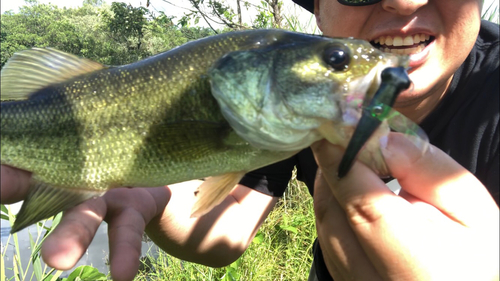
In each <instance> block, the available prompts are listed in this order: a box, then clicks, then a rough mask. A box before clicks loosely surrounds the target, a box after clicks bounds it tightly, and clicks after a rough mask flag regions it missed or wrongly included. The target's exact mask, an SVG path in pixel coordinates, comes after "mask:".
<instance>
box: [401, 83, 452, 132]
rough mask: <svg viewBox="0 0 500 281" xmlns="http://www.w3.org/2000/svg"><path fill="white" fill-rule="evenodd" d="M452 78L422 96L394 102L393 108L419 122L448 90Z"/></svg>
mask: <svg viewBox="0 0 500 281" xmlns="http://www.w3.org/2000/svg"><path fill="white" fill-rule="evenodd" d="M452 78H453V76H451V77H450V78H449V79H448V80H447V81H445V82H444V83H441V84H438V85H436V86H435V87H434V88H432V89H431V90H430V91H429V92H428V94H427V95H425V96H423V97H420V98H418V99H415V100H410V101H406V102H401V103H398V102H396V104H395V105H394V109H396V110H397V111H399V112H400V113H402V114H403V115H405V116H406V117H407V118H408V119H410V120H412V121H413V122H415V123H417V124H419V123H420V122H422V121H423V120H424V119H425V117H427V116H428V115H429V114H430V113H431V112H432V110H434V108H436V106H437V105H438V103H439V101H441V99H442V98H443V97H444V95H445V93H446V92H447V91H448V88H449V86H450V83H451V80H452Z"/></svg>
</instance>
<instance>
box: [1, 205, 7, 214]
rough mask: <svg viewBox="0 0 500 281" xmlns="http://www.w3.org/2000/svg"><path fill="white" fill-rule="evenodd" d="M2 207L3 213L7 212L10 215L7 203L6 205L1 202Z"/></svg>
mask: <svg viewBox="0 0 500 281" xmlns="http://www.w3.org/2000/svg"><path fill="white" fill-rule="evenodd" d="M0 209H1V210H2V213H3V214H6V215H8V214H9V210H7V207H5V205H4V204H1V205H0Z"/></svg>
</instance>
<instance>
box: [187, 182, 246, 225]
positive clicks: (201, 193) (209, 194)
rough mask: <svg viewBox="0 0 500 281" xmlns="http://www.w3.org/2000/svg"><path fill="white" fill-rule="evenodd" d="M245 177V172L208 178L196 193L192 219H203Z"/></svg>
mask: <svg viewBox="0 0 500 281" xmlns="http://www.w3.org/2000/svg"><path fill="white" fill-rule="evenodd" d="M244 175H245V172H235V173H227V174H224V175H220V176H215V177H209V178H207V180H205V181H204V182H203V183H202V184H201V185H200V187H198V189H197V190H196V191H195V195H196V202H195V203H194V205H193V208H192V209H191V217H192V218H196V217H201V216H203V215H204V214H206V213H208V212H209V211H210V210H212V209H213V208H214V207H215V206H217V205H219V204H220V203H221V202H222V201H223V200H224V199H225V198H226V197H227V196H228V195H229V193H230V192H231V190H233V188H234V187H235V186H236V185H237V184H238V182H240V180H241V178H243V176H244Z"/></svg>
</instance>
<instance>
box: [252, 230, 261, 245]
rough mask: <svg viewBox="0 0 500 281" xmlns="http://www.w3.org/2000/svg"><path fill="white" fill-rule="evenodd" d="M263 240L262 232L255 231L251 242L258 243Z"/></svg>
mask: <svg viewBox="0 0 500 281" xmlns="http://www.w3.org/2000/svg"><path fill="white" fill-rule="evenodd" d="M263 241H264V234H263V233H262V232H259V233H257V235H255V237H254V238H253V240H252V243H256V244H260V243H262V242H263Z"/></svg>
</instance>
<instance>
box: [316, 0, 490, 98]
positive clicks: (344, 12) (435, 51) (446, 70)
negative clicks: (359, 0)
mask: <svg viewBox="0 0 500 281" xmlns="http://www.w3.org/2000/svg"><path fill="white" fill-rule="evenodd" d="M314 4H315V15H316V21H317V24H318V27H319V28H320V29H321V31H322V32H323V34H324V35H325V36H329V37H356V38H361V39H365V40H368V41H370V42H371V43H372V44H374V45H375V46H377V47H379V48H381V49H383V50H385V51H388V52H403V53H406V54H410V66H411V67H412V70H411V72H410V78H411V80H412V81H413V83H414V86H413V89H412V90H411V91H406V92H404V93H402V94H401V95H400V97H399V98H398V102H397V104H396V107H397V106H403V107H404V106H408V105H412V104H417V103H418V102H420V101H421V100H422V99H423V98H425V97H428V96H430V95H434V96H435V95H442V94H443V92H444V90H445V89H446V87H447V85H448V83H449V81H451V77H452V76H453V73H454V72H455V71H456V70H457V68H458V67H459V66H460V64H462V63H463V61H464V60H465V59H466V57H467V55H468V54H469V52H470V50H471V49H472V47H473V45H474V43H475V40H476V37H477V34H478V32H479V26H480V10H481V1H480V0H382V1H381V2H379V3H377V4H373V5H369V6H361V7H355V6H354V7H353V6H344V5H341V4H340V3H339V2H338V1H336V0H315V3H314ZM415 37H418V38H415ZM410 38H411V39H410ZM415 39H417V40H415ZM391 41H392V42H391ZM398 41H399V42H401V41H403V46H395V44H396V45H399V44H398ZM382 43H383V44H382Z"/></svg>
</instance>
